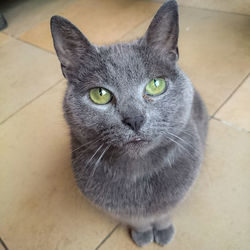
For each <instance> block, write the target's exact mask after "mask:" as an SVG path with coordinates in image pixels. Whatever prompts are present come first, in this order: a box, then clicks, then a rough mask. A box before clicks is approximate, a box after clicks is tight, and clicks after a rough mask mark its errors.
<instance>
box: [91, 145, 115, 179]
mask: <svg viewBox="0 0 250 250" xmlns="http://www.w3.org/2000/svg"><path fill="white" fill-rule="evenodd" d="M110 146H111V145H108V146H107V147H106V148H105V149H104V150H103V152H102V153H101V155H100V156H99V158H98V159H97V161H96V163H95V166H94V169H93V171H92V174H91V177H93V176H94V174H95V171H96V169H97V167H98V164H99V163H100V161H101V159H102V157H103V156H104V154H105V153H106V152H107V151H108V150H109V148H110Z"/></svg>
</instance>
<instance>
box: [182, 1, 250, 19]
mask: <svg viewBox="0 0 250 250" xmlns="http://www.w3.org/2000/svg"><path fill="white" fill-rule="evenodd" d="M179 7H185V8H194V9H198V10H205V11H213V12H218V13H224V14H232V15H237V16H244V17H250V15H248V14H243V13H238V12H229V11H225V10H216V9H209V8H202V7H196V6H189V5H183V4H180V5H179Z"/></svg>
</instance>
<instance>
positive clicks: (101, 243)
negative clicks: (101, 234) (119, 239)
mask: <svg viewBox="0 0 250 250" xmlns="http://www.w3.org/2000/svg"><path fill="white" fill-rule="evenodd" d="M119 226H120V223H119V224H117V225H116V226H115V227H114V228H113V229H112V231H111V232H110V233H109V234H108V235H107V236H106V237H105V238H104V239H103V240H102V241H101V242H100V243H99V245H98V246H97V247H96V248H95V250H98V249H100V247H101V246H102V245H103V244H104V242H105V241H106V240H107V239H108V238H109V237H110V236H111V235H112V234H113V233H114V232H115V230H116V229H117V228H118V227H119Z"/></svg>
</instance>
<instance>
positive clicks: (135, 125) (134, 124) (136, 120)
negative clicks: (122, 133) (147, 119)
mask: <svg viewBox="0 0 250 250" xmlns="http://www.w3.org/2000/svg"><path fill="white" fill-rule="evenodd" d="M122 122H123V123H124V124H125V125H127V126H128V127H130V128H131V129H132V130H134V131H135V132H137V131H138V130H139V129H140V128H141V126H142V124H143V122H144V117H143V116H142V115H139V116H131V117H125V118H124V119H123V120H122Z"/></svg>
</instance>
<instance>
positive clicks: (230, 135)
mask: <svg viewBox="0 0 250 250" xmlns="http://www.w3.org/2000/svg"><path fill="white" fill-rule="evenodd" d="M249 151H250V134H248V133H245V132H240V131H237V130H235V129H233V128H231V127H228V126H225V125H223V124H222V123H220V122H218V121H215V120H213V121H212V122H211V124H210V132H209V138H208V148H207V156H206V160H205V163H204V165H203V168H202V171H201V174H200V177H199V179H198V181H197V183H196V184H195V186H194V188H193V190H192V192H191V193H190V194H189V197H188V198H187V199H186V200H185V201H184V202H183V203H182V204H181V205H180V206H179V208H178V210H177V211H176V213H175V215H174V219H173V221H174V223H175V226H176V231H177V232H176V235H175V238H174V240H173V241H172V242H171V243H170V244H169V245H168V246H167V247H166V249H168V250H201V249H202V250H211V249H213V250H235V249H240V250H248V249H249V245H250V238H249V235H250V210H249V206H250V196H249V190H250V182H249V179H250V168H249V164H250V158H249ZM100 249H101V250H110V249H112V250H127V249H129V250H133V249H140V248H139V247H136V246H135V245H134V243H133V242H132V241H131V240H130V238H129V235H128V232H127V230H126V229H125V228H124V227H120V228H119V229H118V230H116V231H115V232H114V233H113V234H112V236H111V237H110V238H109V239H108V240H107V241H106V242H105V243H104V244H103V245H102V247H101V248H100ZM145 249H148V250H150V249H151V250H156V249H159V250H160V249H162V247H159V246H157V245H156V244H151V245H149V246H148V247H146V248H145Z"/></svg>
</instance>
